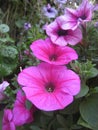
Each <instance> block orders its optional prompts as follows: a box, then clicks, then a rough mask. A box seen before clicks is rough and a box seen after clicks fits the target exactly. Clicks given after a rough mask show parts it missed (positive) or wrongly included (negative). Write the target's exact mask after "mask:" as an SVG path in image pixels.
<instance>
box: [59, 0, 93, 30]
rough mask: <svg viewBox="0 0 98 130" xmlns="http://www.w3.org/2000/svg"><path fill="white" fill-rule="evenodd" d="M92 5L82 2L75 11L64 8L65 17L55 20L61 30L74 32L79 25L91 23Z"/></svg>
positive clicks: (85, 0) (85, 1)
mask: <svg viewBox="0 0 98 130" xmlns="http://www.w3.org/2000/svg"><path fill="white" fill-rule="evenodd" d="M92 12H93V10H92V4H91V3H89V1H88V0H83V1H82V3H81V5H80V6H79V7H78V8H77V9H76V10H74V9H71V8H66V10H65V15H62V16H59V17H58V18H57V21H58V23H59V24H60V25H61V27H62V29H70V28H71V29H72V30H75V29H76V28H77V27H78V26H79V25H80V24H84V23H85V22H88V21H91V19H92Z"/></svg>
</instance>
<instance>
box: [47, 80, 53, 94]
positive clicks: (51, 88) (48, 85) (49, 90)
mask: <svg viewBox="0 0 98 130" xmlns="http://www.w3.org/2000/svg"><path fill="white" fill-rule="evenodd" d="M45 88H46V90H47V91H48V92H50V93H51V92H53V91H54V89H55V86H54V84H53V83H51V82H49V83H47V84H46V85H45Z"/></svg>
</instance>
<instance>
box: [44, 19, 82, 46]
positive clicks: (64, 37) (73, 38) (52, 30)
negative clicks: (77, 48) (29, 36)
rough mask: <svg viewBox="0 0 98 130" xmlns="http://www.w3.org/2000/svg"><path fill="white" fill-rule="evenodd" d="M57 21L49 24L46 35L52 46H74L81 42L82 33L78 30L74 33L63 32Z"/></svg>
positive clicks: (69, 30) (69, 31)
mask: <svg viewBox="0 0 98 130" xmlns="http://www.w3.org/2000/svg"><path fill="white" fill-rule="evenodd" d="M60 26H61V25H60V24H59V23H58V21H57V20H55V21H54V22H52V23H51V24H49V25H48V26H47V28H46V33H47V35H48V36H49V37H50V39H51V41H52V42H53V43H54V44H57V45H60V46H65V45H67V44H70V45H76V44H77V43H79V42H80V41H81V40H82V32H81V30H80V29H79V28H77V29H75V30H74V31H73V30H71V29H67V30H64V29H62V28H61V27H60Z"/></svg>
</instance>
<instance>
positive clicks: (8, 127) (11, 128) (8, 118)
mask: <svg viewBox="0 0 98 130" xmlns="http://www.w3.org/2000/svg"><path fill="white" fill-rule="evenodd" d="M2 130H16V128H15V124H14V122H13V113H12V110H10V109H5V110H4V116H3V124H2Z"/></svg>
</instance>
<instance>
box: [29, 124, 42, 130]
mask: <svg viewBox="0 0 98 130" xmlns="http://www.w3.org/2000/svg"><path fill="white" fill-rule="evenodd" d="M30 128H31V130H41V129H40V128H39V127H38V126H35V125H33V126H31V127H30Z"/></svg>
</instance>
